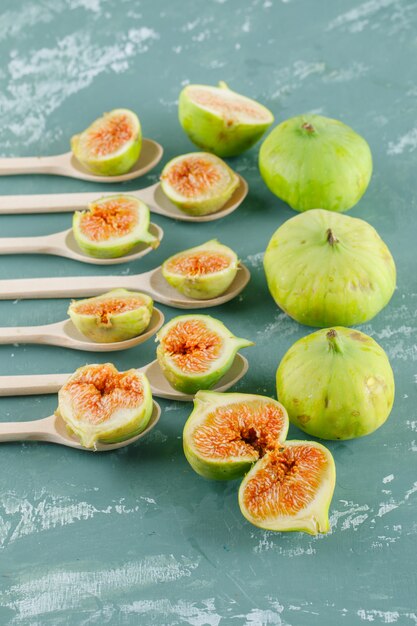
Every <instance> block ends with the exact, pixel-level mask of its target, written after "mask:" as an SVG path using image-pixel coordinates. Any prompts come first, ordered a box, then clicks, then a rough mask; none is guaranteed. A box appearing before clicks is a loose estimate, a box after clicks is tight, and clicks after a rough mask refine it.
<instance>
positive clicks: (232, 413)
mask: <svg viewBox="0 0 417 626" xmlns="http://www.w3.org/2000/svg"><path fill="white" fill-rule="evenodd" d="M287 432H288V416H287V412H286V410H285V408H284V407H283V406H282V404H280V403H279V402H277V401H276V400H272V399H271V398H267V397H265V396H258V395H254V394H247V393H216V392H214V391H199V392H198V393H197V394H196V396H195V399H194V410H193V412H192V413H191V415H190V417H189V418H188V420H187V422H186V424H185V427H184V432H183V445H184V454H185V456H186V458H187V460H188V462H189V463H190V465H191V467H192V468H193V469H194V470H195V471H196V472H197V474H200V475H201V476H204V477H205V478H212V479H216V480H229V479H233V478H237V477H239V476H243V474H245V473H246V472H247V471H248V470H249V469H250V468H251V466H252V464H253V463H255V462H256V461H258V459H260V458H262V457H263V456H264V455H265V454H266V453H267V452H268V451H270V450H273V449H274V448H275V447H276V446H277V445H279V444H281V443H282V442H283V441H284V440H285V438H286V436H287Z"/></svg>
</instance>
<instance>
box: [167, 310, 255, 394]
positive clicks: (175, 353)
mask: <svg viewBox="0 0 417 626" xmlns="http://www.w3.org/2000/svg"><path fill="white" fill-rule="evenodd" d="M156 337H157V341H159V346H158V348H157V351H156V355H157V359H158V363H159V365H160V367H161V369H162V371H163V373H164V375H165V377H166V379H167V380H168V382H169V383H170V385H171V386H172V387H174V389H176V390H177V391H180V392H182V393H186V394H194V393H196V392H197V391H199V390H200V389H210V388H211V387H213V386H214V385H215V384H216V383H217V382H218V381H219V380H220V379H221V378H222V377H223V376H224V374H226V372H227V371H228V370H229V369H230V367H231V366H232V365H233V361H234V359H235V356H236V353H237V352H238V350H240V348H246V347H248V346H252V345H253V342H252V341H248V340H247V339H241V338H239V337H235V336H234V335H233V334H232V333H231V332H230V330H228V329H227V328H226V326H225V325H224V324H222V322H219V321H218V320H216V319H214V318H213V317H211V316H210V315H196V314H189V315H179V316H178V317H174V318H173V319H172V320H171V321H170V322H168V324H165V326H163V327H162V328H161V330H160V331H159V332H158V334H157V336H156Z"/></svg>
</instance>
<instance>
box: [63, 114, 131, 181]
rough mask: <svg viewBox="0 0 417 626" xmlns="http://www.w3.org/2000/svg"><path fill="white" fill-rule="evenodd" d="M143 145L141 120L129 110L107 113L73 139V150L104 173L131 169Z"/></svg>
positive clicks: (116, 174) (96, 170)
mask: <svg viewBox="0 0 417 626" xmlns="http://www.w3.org/2000/svg"><path fill="white" fill-rule="evenodd" d="M141 148H142V132H141V127H140V122H139V119H138V117H137V115H135V113H133V111H129V109H114V110H113V111H110V113H104V115H103V117H100V118H98V119H97V120H95V121H94V122H93V123H92V124H91V126H89V127H88V128H87V129H86V130H84V131H83V132H82V133H80V134H79V135H74V136H73V137H72V138H71V150H72V151H73V153H74V155H75V157H76V158H77V159H78V161H79V162H80V163H81V164H82V165H84V167H86V168H87V169H89V170H90V171H91V172H94V173H95V174H99V175H101V176H119V175H120V174H125V173H126V172H128V171H129V170H130V169H131V168H132V166H133V165H134V164H135V163H136V161H137V160H138V158H139V155H140V151H141Z"/></svg>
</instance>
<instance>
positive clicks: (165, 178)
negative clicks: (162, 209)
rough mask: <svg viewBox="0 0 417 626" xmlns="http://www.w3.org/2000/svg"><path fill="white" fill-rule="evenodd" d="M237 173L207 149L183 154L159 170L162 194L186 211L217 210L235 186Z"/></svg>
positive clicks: (212, 211) (198, 213)
mask: <svg viewBox="0 0 417 626" xmlns="http://www.w3.org/2000/svg"><path fill="white" fill-rule="evenodd" d="M239 184H240V182H239V177H238V175H237V174H235V172H234V171H233V170H232V169H230V167H229V166H228V165H227V164H226V163H225V162H224V161H222V160H221V159H219V158H217V157H216V156H214V155H213V154H208V153H207V152H191V153H189V154H183V155H182V156H178V157H176V158H175V159H172V160H171V161H169V163H167V164H166V165H165V167H164V169H163V170H162V174H161V186H162V189H163V191H164V193H165V195H166V196H167V197H168V198H169V199H170V200H171V202H173V203H174V204H175V205H176V206H177V207H178V208H179V209H181V210H182V211H184V213H188V214H189V215H208V214H210V213H216V211H219V210H220V209H221V208H222V207H223V206H224V205H225V204H226V202H227V201H228V200H229V199H230V198H231V197H232V195H233V193H234V192H235V190H236V189H237V188H238V187H239Z"/></svg>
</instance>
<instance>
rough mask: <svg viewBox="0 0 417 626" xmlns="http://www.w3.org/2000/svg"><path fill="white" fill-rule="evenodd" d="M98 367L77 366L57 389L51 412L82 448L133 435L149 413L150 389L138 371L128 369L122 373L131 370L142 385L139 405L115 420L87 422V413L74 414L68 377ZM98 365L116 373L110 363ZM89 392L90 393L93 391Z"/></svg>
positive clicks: (138, 431) (148, 417) (151, 401)
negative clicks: (54, 403)
mask: <svg viewBox="0 0 417 626" xmlns="http://www.w3.org/2000/svg"><path fill="white" fill-rule="evenodd" d="M98 367H100V366H99V365H85V366H83V367H80V368H78V369H77V370H76V371H75V372H74V374H72V376H70V378H69V379H68V381H67V383H65V385H63V387H62V388H61V389H60V390H59V392H58V408H57V409H56V411H55V415H56V416H57V417H60V418H61V419H62V420H63V421H64V422H65V424H66V428H67V430H68V432H69V433H70V434H71V435H75V436H76V437H77V438H78V439H79V440H80V443H81V445H82V446H83V447H84V448H94V446H95V444H96V443H103V444H110V443H118V442H120V441H126V440H127V439H131V438H132V437H135V436H136V435H138V434H139V433H141V432H142V431H144V430H145V428H146V427H147V425H148V424H149V421H150V419H151V417H152V412H153V398H152V391H151V387H150V384H149V381H148V379H147V378H146V376H145V375H144V374H142V373H141V372H137V371H136V370H129V371H128V372H125V373H126V374H129V373H130V372H132V373H134V375H135V376H137V378H138V381H140V384H141V386H142V390H143V402H142V403H141V404H140V406H138V407H136V408H135V409H126V410H125V411H124V415H123V417H119V418H118V419H113V418H112V419H110V420H107V421H105V422H101V423H92V422H90V421H89V419H88V415H82V414H77V413H76V412H75V409H74V406H73V403H72V398H71V394H70V393H69V392H68V389H67V385H68V383H70V382H71V380H72V379H74V378H76V377H77V376H79V375H83V374H84V373H85V372H87V371H88V370H89V369H91V368H98ZM102 367H106V368H110V369H111V371H112V372H117V370H116V368H115V367H114V365H112V364H111V363H105V364H103V365H102ZM92 393H93V395H94V392H93V391H92Z"/></svg>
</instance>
